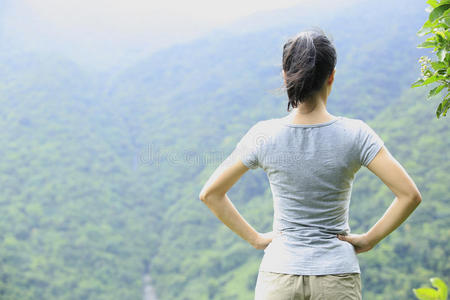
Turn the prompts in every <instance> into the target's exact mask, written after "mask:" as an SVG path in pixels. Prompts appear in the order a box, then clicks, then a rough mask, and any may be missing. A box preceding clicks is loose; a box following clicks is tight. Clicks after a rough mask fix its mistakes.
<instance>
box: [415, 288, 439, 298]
mask: <svg viewBox="0 0 450 300" xmlns="http://www.w3.org/2000/svg"><path fill="white" fill-rule="evenodd" d="M413 292H414V295H416V297H417V298H418V299H419V300H437V299H439V298H438V297H439V294H438V292H437V291H436V290H435V289H432V288H419V289H413Z"/></svg>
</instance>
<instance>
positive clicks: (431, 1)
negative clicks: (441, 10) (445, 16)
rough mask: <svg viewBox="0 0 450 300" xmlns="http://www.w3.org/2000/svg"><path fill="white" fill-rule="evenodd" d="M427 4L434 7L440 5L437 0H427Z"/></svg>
mask: <svg viewBox="0 0 450 300" xmlns="http://www.w3.org/2000/svg"><path fill="white" fill-rule="evenodd" d="M427 4H429V5H431V7H433V8H434V7H436V6H438V5H439V3H438V2H437V0H427Z"/></svg>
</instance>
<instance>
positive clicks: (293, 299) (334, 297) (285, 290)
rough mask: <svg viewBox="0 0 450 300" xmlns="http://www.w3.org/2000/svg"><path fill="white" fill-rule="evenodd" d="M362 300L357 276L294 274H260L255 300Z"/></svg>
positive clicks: (347, 274)
mask: <svg viewBox="0 0 450 300" xmlns="http://www.w3.org/2000/svg"><path fill="white" fill-rule="evenodd" d="M328 299H329V300H341V299H342V300H344V299H345V300H361V299H362V296H361V277H360V273H344V274H333V275H294V274H281V273H273V272H266V271H259V273H258V278H257V280H256V287H255V300H328Z"/></svg>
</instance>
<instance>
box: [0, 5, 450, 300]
mask: <svg viewBox="0 0 450 300" xmlns="http://www.w3.org/2000/svg"><path fill="white" fill-rule="evenodd" d="M424 7H425V5H424V4H423V3H422V1H418V0H417V1H416V0H415V1H406V0H402V1H397V2H395V3H394V4H392V3H390V2H389V1H384V0H383V1H377V2H376V3H373V2H372V1H361V3H360V4H358V5H355V6H353V7H352V8H351V9H348V10H339V11H337V13H336V14H331V13H330V14H328V15H327V18H326V19H324V20H323V22H321V24H319V25H321V26H322V27H323V28H324V29H325V30H327V31H328V32H330V33H332V35H333V38H334V40H335V43H336V47H337V51H338V65H337V73H336V82H335V86H334V87H333V92H332V94H331V95H330V98H329V100H328V104H329V111H330V112H331V113H332V114H335V115H344V116H348V117H355V118H361V119H364V120H366V121H367V122H368V124H370V125H371V126H372V127H373V128H374V129H375V130H376V131H377V133H379V135H380V136H381V137H382V138H383V140H384V141H385V144H386V146H387V147H388V148H389V149H390V151H391V152H392V154H393V155H394V156H395V157H396V158H397V159H398V160H399V161H400V162H401V163H402V164H403V165H404V166H405V168H406V169H407V170H408V172H409V173H410V174H411V176H412V177H413V179H414V180H415V181H416V183H417V184H418V186H419V189H420V190H421V192H422V196H423V202H422V204H421V206H420V207H419V208H418V209H417V211H416V212H415V213H414V214H413V216H412V217H411V218H410V219H409V220H408V222H407V224H405V225H404V226H402V227H400V228H399V229H398V231H396V232H394V233H393V234H392V235H391V236H389V237H388V238H386V239H385V240H384V241H383V242H382V243H381V244H380V245H378V246H377V247H376V248H375V249H373V250H372V251H371V252H368V253H365V254H362V255H360V262H361V269H362V273H363V274H362V279H363V294H364V299H369V300H371V299H411V298H412V297H413V294H412V292H411V289H412V288H413V287H418V286H420V285H421V284H422V283H425V282H427V280H428V278H429V277H431V276H440V277H441V278H443V279H444V280H446V281H447V282H449V277H450V276H449V273H450V272H449V270H450V266H449V262H448V253H449V245H448V242H447V240H448V238H449V230H448V228H449V226H448V225H449V224H448V221H447V220H449V209H448V202H449V197H448V195H449V190H448V189H449V187H448V184H447V180H446V177H447V176H446V175H447V174H448V171H447V170H448V167H449V161H448V159H447V156H446V153H447V151H448V150H447V149H448V148H449V140H448V139H446V138H445V136H446V133H447V132H448V130H449V128H448V126H449V125H448V124H449V123H448V122H446V120H436V119H435V117H434V107H435V105H434V104H431V103H429V102H427V100H425V94H426V91H425V90H424V89H422V90H420V89H417V90H411V89H410V88H409V85H410V83H411V82H413V81H414V80H415V79H416V78H417V77H418V75H419V69H420V67H419V65H418V63H417V59H418V57H420V55H423V54H424V53H425V52H424V51H423V50H419V49H416V48H415V46H416V45H417V44H418V43H419V39H418V38H417V37H416V36H415V32H416V30H417V29H418V28H419V27H420V26H421V24H422V23H423V20H424V18H425V17H426V13H425V11H424V10H423V9H424ZM381 17H382V18H383V19H382V20H380V18H381ZM313 19H318V18H317V16H311V17H310V19H308V18H307V17H305V18H304V19H300V20H299V21H297V20H293V21H292V22H291V23H286V22H280V25H277V24H276V22H274V25H273V26H271V27H267V28H264V29H262V30H259V31H258V30H253V31H248V32H242V33H239V32H238V31H234V32H228V33H226V32H222V33H220V32H216V33H215V34H212V35H208V36H206V37H204V38H202V39H198V40H195V41H192V42H190V43H186V44H182V45H177V46H173V47H170V48H168V49H164V50H161V51H159V52H158V53H155V54H154V55H152V56H150V57H148V58H147V59H145V60H143V61H141V62H140V63H138V64H136V65H134V66H129V67H127V68H125V69H124V70H123V71H121V72H119V73H112V74H108V75H107V76H106V75H105V74H100V75H99V74H94V73H91V72H90V70H84V69H82V68H80V67H79V66H78V65H77V64H76V63H75V62H73V61H71V60H69V59H67V58H64V57H62V56H57V55H56V56H55V54H50V53H28V52H25V50H23V49H14V48H12V46H11V45H9V44H8V43H7V41H4V40H1V39H2V36H1V35H0V78H1V79H2V80H1V81H0V104H1V105H2V110H1V111H0V126H1V128H2V129H3V130H2V131H1V132H0V145H2V147H0V154H1V155H2V157H3V159H2V160H1V162H0V174H1V175H0V178H1V183H2V187H3V188H2V189H1V190H0V214H1V216H2V218H0V299H2V300H3V299H8V300H17V299H20V300H22V299H23V300H26V299H33V300H39V299H45V300H50V299H58V300H64V299H95V300H98V299H100V300H101V299H105V300H106V299H108V300H111V299H118V300H122V299H127V300H128V299H140V298H142V276H143V275H144V274H145V273H149V274H151V277H152V279H153V284H154V288H155V289H156V292H157V293H158V295H159V298H160V299H162V300H166V299H196V300H197V299H252V296H253V289H254V285H255V282H256V275H257V269H258V266H259V262H260V260H261V258H262V251H257V250H254V249H253V248H252V247H251V246H250V245H248V244H246V243H245V242H244V241H243V240H241V239H240V238H239V237H238V236H236V235H234V233H232V232H231V231H230V230H229V229H228V228H227V227H226V226H225V225H223V224H221V223H220V222H219V220H217V219H216V218H215V216H214V215H213V214H212V212H211V211H209V210H208V209H207V207H206V206H205V205H204V204H203V203H202V202H201V201H200V200H199V199H198V193H199V191H200V188H201V186H202V185H203V183H204V182H205V181H206V179H207V178H208V176H209V175H210V174H211V172H212V171H213V170H214V169H215V167H216V166H217V165H218V164H219V163H220V162H221V159H224V158H225V157H226V155H228V154H229V153H230V152H231V150H232V149H233V148H234V147H235V145H236V143H237V141H238V140H239V139H240V137H241V136H242V135H243V134H244V133H245V132H246V130H248V128H249V127H250V126H251V125H253V124H254V123H255V122H256V121H258V120H262V119H267V118H272V117H277V116H281V115H284V114H285V113H286V112H285V110H286V105H287V102H286V100H287V99H286V98H285V97H286V96H285V95H283V94H280V93H279V92H278V91H277V90H276V89H277V88H278V87H280V86H281V77H280V74H279V72H280V70H281V69H280V63H281V47H282V43H283V42H284V40H285V38H286V37H287V36H289V35H291V34H294V33H295V32H297V31H299V30H301V29H304V28H306V27H308V26H309V25H312V24H311V22H312V21H311V20H313ZM0 24H1V18H0ZM0 32H1V28H0ZM5 49H6V50H5ZM121 67H122V68H124V66H121ZM229 195H230V198H231V199H232V200H233V202H234V203H235V205H236V206H237V207H238V209H239V210H240V212H241V213H242V214H243V215H244V216H245V218H246V219H247V220H248V221H249V222H250V223H251V224H252V225H253V226H254V227H255V228H257V230H259V231H261V232H263V231H270V230H271V225H272V213H273V211H272V202H271V194H270V190H269V185H268V182H267V178H266V176H265V174H264V172H263V171H262V170H256V171H252V172H249V173H248V174H246V175H245V176H244V178H243V179H242V181H240V182H239V183H238V184H237V185H236V186H235V187H233V189H232V191H230V193H229ZM392 200H393V195H392V193H390V191H389V190H388V189H387V188H386V187H384V186H383V184H382V183H381V182H380V181H379V180H378V179H377V178H376V177H375V176H373V175H372V174H369V172H368V171H367V170H364V169H363V170H361V171H360V173H358V175H357V178H356V180H355V184H354V190H353V193H352V203H351V211H350V212H351V215H350V221H351V223H350V225H351V228H352V231H353V232H362V231H363V230H367V229H368V228H369V227H370V226H371V225H373V223H374V222H375V221H376V220H377V219H378V218H379V217H380V216H381V215H382V213H383V212H384V210H385V209H386V208H387V207H388V205H389V203H390V201H392Z"/></svg>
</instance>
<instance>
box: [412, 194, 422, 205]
mask: <svg viewBox="0 0 450 300" xmlns="http://www.w3.org/2000/svg"><path fill="white" fill-rule="evenodd" d="M410 199H411V201H412V202H413V203H415V204H416V205H419V204H420V203H421V202H422V195H421V194H420V192H419V190H416V191H415V192H414V194H412V196H410Z"/></svg>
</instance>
